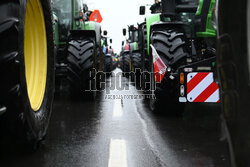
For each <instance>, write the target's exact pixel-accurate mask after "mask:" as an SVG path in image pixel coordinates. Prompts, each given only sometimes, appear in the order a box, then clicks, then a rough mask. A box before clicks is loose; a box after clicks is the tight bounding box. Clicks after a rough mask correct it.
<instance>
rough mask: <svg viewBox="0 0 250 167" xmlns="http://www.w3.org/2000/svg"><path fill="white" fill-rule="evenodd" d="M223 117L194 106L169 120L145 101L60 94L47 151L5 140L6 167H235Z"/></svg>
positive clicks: (209, 108)
mask: <svg viewBox="0 0 250 167" xmlns="http://www.w3.org/2000/svg"><path fill="white" fill-rule="evenodd" d="M114 79H115V77H114V76H112V77H111V78H110V80H109V81H108V82H110V81H111V80H114ZM124 79H125V81H127V79H126V78H124ZM122 84H125V86H130V90H128V91H126V94H131V95H133V94H138V93H139V92H137V91H136V89H135V87H134V86H133V85H128V83H127V82H122ZM110 93H111V94H112V95H122V94H124V93H125V92H123V91H122V90H120V91H118V90H111V92H110ZM62 94H63V93H62ZM166 108H167V106H166ZM218 115H219V108H218V106H211V105H206V106H204V105H196V106H195V109H194V106H192V105H188V106H187V107H186V110H185V112H184V114H183V116H182V117H168V116H166V115H164V114H154V113H152V112H151V111H150V110H149V109H148V106H147V105H146V102H145V100H143V99H136V100H135V99H107V98H105V92H102V93H99V94H98V97H97V99H96V101H94V102H90V101H86V100H77V101H76V100H70V99H68V98H67V97H65V96H64V95H60V96H56V99H55V104H54V110H53V115H52V119H51V123H50V127H49V130H48V136H47V139H46V141H45V142H44V144H43V145H42V146H41V148H40V149H39V150H38V151H36V152H34V153H30V152H29V151H26V149H25V148H23V147H21V146H19V144H18V143H17V144H15V143H13V142H14V141H12V140H9V139H2V140H3V141H8V142H7V144H5V143H6V142H1V151H0V152H1V156H0V160H1V161H0V166H1V167H3V166H18V167H20V166H24V167H27V166H36V167H39V166H45V167H47V166H48V167H80V166H81V167H82V166H87V167H105V166H106V167H154V166H156V167H158V166H167V167H229V166H230V164H229V155H228V151H227V145H226V143H224V142H220V141H219V138H220V135H219V134H220V132H219V130H218V129H219V121H218V120H219V118H218Z"/></svg>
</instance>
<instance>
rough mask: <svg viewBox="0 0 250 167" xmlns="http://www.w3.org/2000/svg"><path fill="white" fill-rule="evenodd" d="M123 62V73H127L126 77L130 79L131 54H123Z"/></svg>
mask: <svg viewBox="0 0 250 167" xmlns="http://www.w3.org/2000/svg"><path fill="white" fill-rule="evenodd" d="M122 61H123V62H122V64H123V68H122V71H123V72H124V73H125V76H126V77H128V76H129V72H130V55H129V53H124V54H123V57H122Z"/></svg>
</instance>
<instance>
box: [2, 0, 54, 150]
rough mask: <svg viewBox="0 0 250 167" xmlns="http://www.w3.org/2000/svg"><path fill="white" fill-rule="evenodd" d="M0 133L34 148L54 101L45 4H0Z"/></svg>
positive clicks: (24, 0)
mask: <svg viewBox="0 0 250 167" xmlns="http://www.w3.org/2000/svg"><path fill="white" fill-rule="evenodd" d="M0 10H1V15H0V39H1V40H0V44H1V47H0V77H1V84H0V94H1V96H0V119H1V120H0V124H1V126H0V127H1V133H2V134H4V132H5V130H6V132H13V133H11V134H14V135H15V136H16V137H18V138H19V137H20V139H24V140H25V141H28V143H29V144H30V145H31V146H32V147H35V148H36V147H37V146H38V144H39V143H40V141H41V140H43V139H44V138H45V135H46V131H47V128H48V125H49V120H50V115H51V109H52V103H53V97H54V74H55V66H54V63H55V62H54V60H55V55H54V35H53V17H52V10H51V1H50V0H2V1H1V2H0Z"/></svg>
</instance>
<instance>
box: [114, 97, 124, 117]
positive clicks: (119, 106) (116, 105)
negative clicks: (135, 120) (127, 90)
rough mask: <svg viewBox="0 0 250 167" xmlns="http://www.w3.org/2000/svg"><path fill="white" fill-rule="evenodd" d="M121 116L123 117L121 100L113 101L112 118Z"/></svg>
mask: <svg viewBox="0 0 250 167" xmlns="http://www.w3.org/2000/svg"><path fill="white" fill-rule="evenodd" d="M122 116H123V111H122V103H121V99H115V101H114V106H113V118H117V117H122Z"/></svg>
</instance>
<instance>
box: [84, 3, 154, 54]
mask: <svg viewBox="0 0 250 167" xmlns="http://www.w3.org/2000/svg"><path fill="white" fill-rule="evenodd" d="M86 2H87V4H88V6H89V10H94V9H99V10H100V12H101V15H102V17H103V22H102V23H101V24H102V30H107V31H108V36H109V37H111V38H112V39H113V44H112V46H113V48H114V50H115V52H117V53H119V52H120V50H121V41H122V40H124V37H123V35H122V29H123V28H126V27H127V25H131V24H137V23H141V22H143V20H144V18H145V16H140V15H139V6H140V5H145V4H152V3H153V2H154V0H86Z"/></svg>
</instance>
